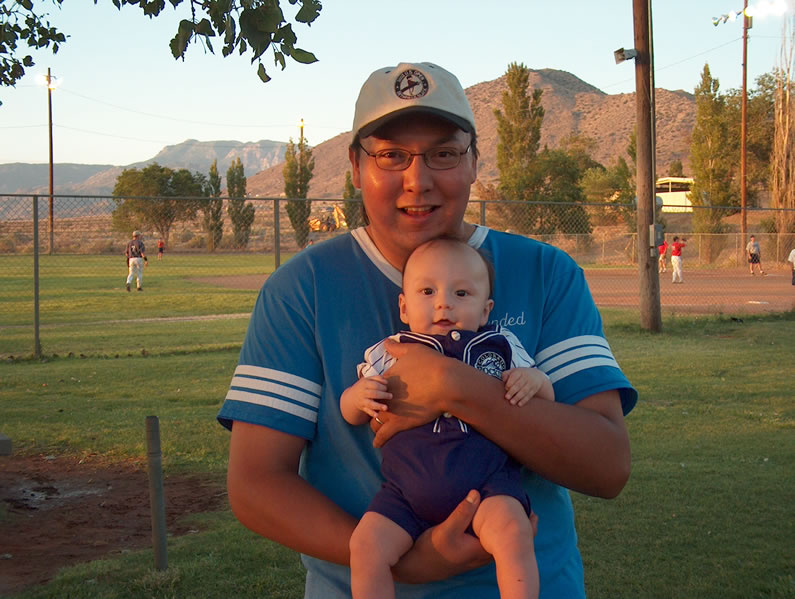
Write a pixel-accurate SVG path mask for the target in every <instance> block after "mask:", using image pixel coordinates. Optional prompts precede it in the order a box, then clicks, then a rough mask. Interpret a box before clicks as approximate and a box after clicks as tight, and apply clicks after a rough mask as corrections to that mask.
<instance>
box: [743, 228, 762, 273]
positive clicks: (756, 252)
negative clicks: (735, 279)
mask: <svg viewBox="0 0 795 599" xmlns="http://www.w3.org/2000/svg"><path fill="white" fill-rule="evenodd" d="M745 251H746V253H747V254H748V268H750V269H751V275H752V276H753V275H754V264H756V267H757V268H758V269H759V274H760V275H762V276H764V275H765V271H764V270H762V248H761V247H759V242H758V241H757V240H756V237H754V236H753V235H751V240H750V241H749V242H748V245H746V246H745Z"/></svg>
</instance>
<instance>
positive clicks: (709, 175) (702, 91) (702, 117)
mask: <svg viewBox="0 0 795 599" xmlns="http://www.w3.org/2000/svg"><path fill="white" fill-rule="evenodd" d="M719 88H720V83H719V82H718V80H717V79H714V78H713V77H712V75H711V74H710V70H709V65H704V70H703V71H702V73H701V82H700V83H699V85H698V86H697V87H696V89H695V98H696V124H695V127H694V128H693V134H692V138H691V142H690V165H691V169H692V171H693V179H694V180H695V181H694V183H693V188H692V190H691V191H690V194H689V196H688V197H689V199H690V201H691V202H692V204H693V206H694V207H695V208H694V210H693V231H694V232H696V233H722V232H723V230H724V226H723V224H722V222H721V219H722V217H723V216H724V213H723V212H722V211H721V210H720V209H714V208H711V206H730V205H732V203H734V199H735V198H734V195H733V193H732V191H731V182H732V175H733V168H734V164H735V162H737V156H735V155H734V153H733V152H732V151H731V144H730V135H729V124H728V122H727V119H726V99H725V98H724V97H723V96H722V95H721V94H720V93H719Z"/></svg>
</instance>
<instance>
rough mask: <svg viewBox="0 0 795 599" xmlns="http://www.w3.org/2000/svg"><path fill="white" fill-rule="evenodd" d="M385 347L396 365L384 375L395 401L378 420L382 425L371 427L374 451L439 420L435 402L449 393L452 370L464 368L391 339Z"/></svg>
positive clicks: (432, 352) (419, 348) (419, 346)
mask: <svg viewBox="0 0 795 599" xmlns="http://www.w3.org/2000/svg"><path fill="white" fill-rule="evenodd" d="M385 347H386V350H387V351H388V352H389V353H390V354H392V355H393V356H394V357H395V358H397V362H396V363H395V365H394V366H392V368H390V369H389V370H387V371H386V372H385V373H384V376H385V377H386V379H387V380H388V381H389V385H388V388H389V391H390V392H391V393H392V399H391V400H390V401H389V411H388V412H384V413H382V414H379V416H378V417H379V419H380V420H382V421H383V425H378V424H377V423H375V422H374V421H373V422H371V424H370V426H371V427H372V428H373V430H374V431H375V432H376V435H375V439H374V440H373V445H374V446H375V447H381V446H382V445H383V444H384V443H386V442H387V441H388V440H389V439H390V438H391V437H392V436H393V435H394V434H395V433H399V432H400V431H404V430H407V429H410V428H414V427H417V426H421V425H423V424H426V423H428V422H432V421H433V420H434V419H436V418H437V417H438V416H439V415H440V414H441V410H440V409H439V408H438V407H437V405H436V400H438V398H439V396H440V395H441V394H442V393H443V392H444V391H446V390H447V387H446V385H445V382H444V379H445V376H446V375H447V374H448V372H449V369H450V368H452V367H454V365H456V364H461V362H460V361H459V360H454V359H452V358H446V357H444V356H443V355H442V354H440V353H439V352H437V351H434V350H432V349H430V348H428V347H425V346H424V345H420V344H418V343H398V342H397V341H393V340H391V339H389V340H387V341H386V345H385ZM465 367H466V368H470V366H465Z"/></svg>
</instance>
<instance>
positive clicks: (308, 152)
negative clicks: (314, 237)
mask: <svg viewBox="0 0 795 599" xmlns="http://www.w3.org/2000/svg"><path fill="white" fill-rule="evenodd" d="M314 170H315V159H314V158H313V157H312V149H311V148H310V147H309V146H308V145H307V143H306V138H305V137H304V136H303V135H302V136H301V139H300V140H299V142H298V145H297V146H296V145H295V143H294V142H293V139H292V137H291V138H290V140H289V141H288V142H287V148H286V149H285V151H284V168H283V169H282V175H283V177H284V195H285V196H286V197H287V216H289V217H290V224H291V225H292V226H293V231H295V242H296V243H297V244H298V247H304V246H305V245H306V242H307V240H308V239H309V213H310V211H311V208H312V202H311V201H309V200H307V199H306V197H307V195H308V194H309V182H310V181H311V180H312V173H313V172H314Z"/></svg>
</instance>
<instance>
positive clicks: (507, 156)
mask: <svg viewBox="0 0 795 599" xmlns="http://www.w3.org/2000/svg"><path fill="white" fill-rule="evenodd" d="M529 76H530V70H529V69H528V68H527V67H526V66H525V65H523V64H520V63H515V62H512V63H511V64H509V65H508V70H507V71H506V72H505V80H506V84H507V86H508V89H506V90H505V91H504V92H503V93H502V107H503V110H500V109H498V108H495V109H494V116H495V117H496V119H497V136H498V140H499V141H498V143H497V168H498V169H499V171H500V182H499V185H498V186H497V194H498V196H499V198H500V199H501V200H507V201H511V202H519V201H525V202H527V201H529V200H530V199H531V197H532V189H534V188H535V187H537V185H538V182H539V181H538V177H539V173H538V172H537V169H536V167H537V164H536V162H537V161H536V155H537V153H538V147H539V144H540V142H541V124H542V122H543V120H544V108H543V106H541V95H542V93H543V92H542V90H540V89H536V90H533V93H532V97H528V95H527V86H528V82H529ZM503 111H504V112H503ZM500 212H502V213H503V214H504V215H505V216H506V217H507V218H508V219H509V220H510V221H511V224H512V225H514V226H515V227H516V228H517V229H518V230H519V231H520V232H522V233H530V232H532V231H533V230H534V223H535V222H536V221H537V220H538V214H537V208H536V207H535V206H533V205H530V204H525V205H517V204H505V205H502V206H501V207H500Z"/></svg>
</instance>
